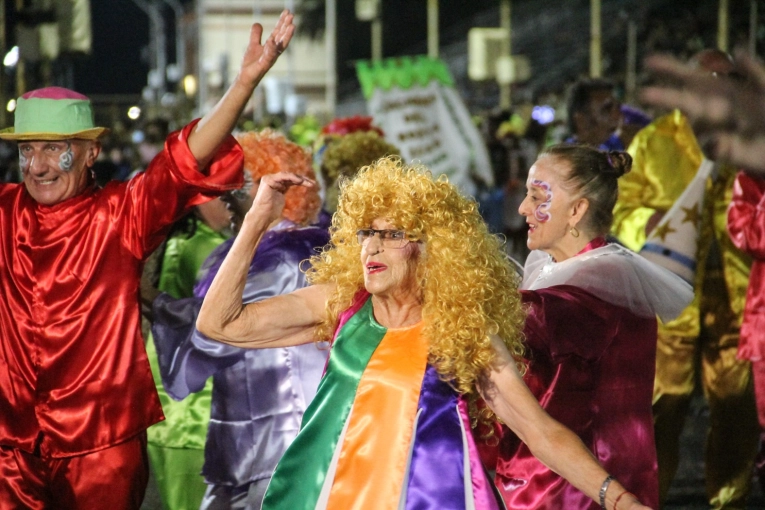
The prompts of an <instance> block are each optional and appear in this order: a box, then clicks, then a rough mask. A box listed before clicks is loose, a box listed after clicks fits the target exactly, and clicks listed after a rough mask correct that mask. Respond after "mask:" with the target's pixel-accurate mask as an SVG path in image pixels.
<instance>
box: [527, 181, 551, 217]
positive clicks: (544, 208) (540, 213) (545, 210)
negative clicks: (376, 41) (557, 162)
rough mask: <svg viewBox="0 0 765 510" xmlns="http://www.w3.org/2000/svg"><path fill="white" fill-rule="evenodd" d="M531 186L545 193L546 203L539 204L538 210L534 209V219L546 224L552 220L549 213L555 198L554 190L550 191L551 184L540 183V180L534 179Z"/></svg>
mask: <svg viewBox="0 0 765 510" xmlns="http://www.w3.org/2000/svg"><path fill="white" fill-rule="evenodd" d="M531 184H532V186H534V187H537V188H539V189H541V190H542V191H544V193H545V201H544V202H542V203H541V204H539V205H538V206H537V207H536V209H534V218H535V219H536V220H537V221H538V222H539V223H546V222H548V221H550V219H551V218H552V216H551V215H550V212H549V211H550V205H551V204H552V197H553V193H552V189H550V184H549V183H547V182H545V181H540V180H539V179H534V180H533V181H531Z"/></svg>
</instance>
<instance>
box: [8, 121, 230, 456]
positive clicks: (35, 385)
mask: <svg viewBox="0 0 765 510" xmlns="http://www.w3.org/2000/svg"><path fill="white" fill-rule="evenodd" d="M194 125H195V124H190V125H189V126H187V127H186V128H184V130H183V131H181V132H180V134H173V135H171V136H170V137H169V138H168V141H167V142H166V145H165V151H163V152H162V153H160V154H159V155H158V156H157V157H156V158H155V159H154V161H153V162H152V163H151V165H150V166H149V168H148V169H147V171H146V172H144V173H143V174H141V175H138V176H136V177H135V178H134V179H132V180H131V181H129V182H124V183H116V182H114V183H109V184H108V185H107V186H106V187H105V188H104V189H101V190H98V189H96V188H91V189H89V190H87V191H85V192H84V193H82V194H81V195H78V196H76V197H74V198H72V199H69V200H66V201H64V202H61V203H59V204H56V205H53V206H44V205H41V204H38V203H37V202H35V201H34V200H33V199H32V198H31V197H30V196H29V194H28V193H27V191H26V189H25V188H24V186H23V185H15V184H3V185H0V232H1V233H2V235H1V236H0V237H1V239H0V250H1V252H0V279H1V280H2V286H3V289H5V296H4V299H3V300H0V328H1V329H2V331H3V337H4V340H3V347H2V350H0V442H2V444H3V445H4V446H11V447H14V448H20V449H23V450H25V451H27V452H33V451H35V449H36V447H37V446H39V451H40V453H41V455H43V456H50V457H67V456H72V455H79V454H83V453H88V452H92V451H95V450H99V449H102V448H106V447H108V446H111V445H114V444H116V443H118V442H121V441H124V440H125V439H127V438H129V437H131V436H134V435H136V434H137V433H139V432H141V431H143V430H144V429H146V428H147V427H148V426H149V425H151V424H153V423H156V422H157V421H159V420H161V419H162V411H161V408H160V405H159V401H158V399H157V394H156V391H155V390H154V383H153V380H152V377H151V372H150V370H149V364H148V361H147V358H146V353H145V351H144V347H143V340H142V338H141V334H140V322H139V320H140V314H139V306H138V282H139V278H140V274H141V267H142V263H143V260H144V258H145V257H146V256H147V255H148V254H149V253H150V252H151V251H152V250H153V249H155V248H156V247H157V246H158V245H159V243H160V242H161V241H162V238H163V236H164V235H165V233H166V229H167V227H168V226H169V225H170V224H171V223H172V222H174V221H175V220H176V219H177V218H179V217H180V216H181V215H182V214H183V213H184V212H185V211H187V210H188V209H189V208H190V207H192V206H194V205H196V204H199V203H202V202H204V201H205V200H207V198H208V197H211V196H213V195H217V194H220V193H221V192H223V191H226V190H229V189H234V188H236V187H238V186H241V164H242V155H241V149H240V148H239V147H238V145H237V144H236V141H235V140H234V139H233V138H229V139H228V140H227V141H226V142H224V144H223V145H222V147H221V149H220V151H219V152H218V154H217V155H216V158H215V159H214V161H213V162H212V163H211V165H210V167H209V176H205V175H204V174H202V173H200V172H199V171H198V170H197V166H196V161H195V159H194V156H193V155H192V154H191V152H190V151H189V149H188V145H187V143H186V141H185V140H186V138H187V136H188V134H189V132H190V130H191V129H193V128H194ZM164 190H169V191H168V192H165V191H164ZM205 193H207V194H208V195H207V196H205ZM38 437H39V438H40V441H39V445H37V444H36V442H37V440H38Z"/></svg>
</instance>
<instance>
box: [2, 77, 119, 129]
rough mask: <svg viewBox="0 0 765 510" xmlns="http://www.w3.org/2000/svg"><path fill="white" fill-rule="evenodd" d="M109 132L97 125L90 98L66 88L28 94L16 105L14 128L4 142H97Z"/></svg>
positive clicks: (47, 89)
mask: <svg viewBox="0 0 765 510" xmlns="http://www.w3.org/2000/svg"><path fill="white" fill-rule="evenodd" d="M108 132H109V130H108V129H107V128H103V127H96V126H94V125H93V109H92V108H91V105H90V99H88V98H87V97H86V96H83V95H82V94H79V93H77V92H75V91H73V90H69V89H65V88H62V87H46V88H43V89H37V90H33V91H31V92H27V93H26V94H24V95H23V96H21V97H20V98H19V99H18V102H17V103H16V112H15V122H14V127H12V128H8V129H4V130H2V131H0V139H2V140H17V141H25V140H26V141H28V140H69V139H80V140H96V139H97V138H98V137H100V136H101V135H103V134H106V133H108Z"/></svg>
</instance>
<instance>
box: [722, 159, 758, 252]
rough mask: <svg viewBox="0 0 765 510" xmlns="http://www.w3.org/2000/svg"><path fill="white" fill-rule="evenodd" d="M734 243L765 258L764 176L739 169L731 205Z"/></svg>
mask: <svg viewBox="0 0 765 510" xmlns="http://www.w3.org/2000/svg"><path fill="white" fill-rule="evenodd" d="M728 233H729V234H730V237H731V240H732V241H733V244H735V245H736V247H737V248H739V249H740V250H741V251H744V252H746V253H748V254H749V255H751V256H752V257H754V258H756V259H765V179H760V178H758V177H754V176H751V175H748V174H746V173H744V172H740V173H739V174H738V175H737V176H736V181H735V183H734V185H733V197H732V198H731V203H730V206H729V208H728Z"/></svg>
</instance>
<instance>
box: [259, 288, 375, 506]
mask: <svg viewBox="0 0 765 510" xmlns="http://www.w3.org/2000/svg"><path fill="white" fill-rule="evenodd" d="M365 297H366V296H365ZM358 304H361V305H363V306H362V307H361V310H362V311H364V310H365V309H367V310H366V313H356V314H353V315H352V316H350V318H348V319H346V320H347V322H345V324H344V325H343V327H342V329H340V330H339V331H338V333H337V335H336V336H335V339H334V342H333V346H332V351H331V354H330V358H329V364H328V365H327V373H326V374H325V375H324V377H323V378H322V380H321V382H320V383H319V388H318V390H317V391H316V397H315V398H314V399H313V401H312V402H311V404H310V405H309V406H308V409H306V412H305V415H304V416H303V423H302V426H301V428H300V433H299V434H298V435H297V437H296V438H295V440H294V441H293V442H292V444H291V445H290V446H289V448H287V451H286V452H285V453H284V456H283V457H282V459H281V460H280V461H279V464H278V465H277V466H276V471H275V472H274V475H273V477H272V478H271V483H270V484H269V486H268V489H267V490H266V497H265V498H264V499H263V508H264V509H290V510H301V509H305V510H308V509H313V508H314V507H315V505H316V502H317V501H318V499H319V494H320V493H321V489H322V485H323V483H324V479H325V478H326V476H327V470H328V468H329V465H330V462H331V460H332V454H333V453H334V450H335V448H336V447H337V444H338V441H339V438H340V434H341V433H342V430H343V426H344V425H345V421H346V419H347V418H348V415H349V414H350V410H351V406H352V405H353V397H354V395H355V393H356V388H357V386H358V382H359V379H360V378H361V374H362V372H363V371H364V367H366V364H367V362H368V361H369V358H370V357H371V356H372V353H373V352H374V350H375V349H376V348H377V346H378V344H379V343H380V341H382V338H383V336H384V335H385V330H384V329H383V328H381V327H379V326H377V327H375V326H376V325H375V324H374V323H373V321H372V314H371V308H372V304H371V301H370V300H367V301H365V300H363V299H362V300H360V301H357V303H356V306H358ZM356 306H354V307H353V308H356ZM354 311H355V310H354Z"/></svg>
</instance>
